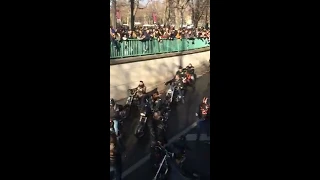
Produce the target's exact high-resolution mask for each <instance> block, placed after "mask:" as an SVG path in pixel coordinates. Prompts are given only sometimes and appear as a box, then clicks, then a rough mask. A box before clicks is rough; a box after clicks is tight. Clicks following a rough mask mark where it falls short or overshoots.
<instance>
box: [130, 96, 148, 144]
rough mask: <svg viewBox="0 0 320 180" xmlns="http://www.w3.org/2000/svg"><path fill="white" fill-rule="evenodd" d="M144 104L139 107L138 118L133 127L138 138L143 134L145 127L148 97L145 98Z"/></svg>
mask: <svg viewBox="0 0 320 180" xmlns="http://www.w3.org/2000/svg"><path fill="white" fill-rule="evenodd" d="M145 101H146V103H145V105H144V106H142V107H140V109H139V110H140V119H139V122H138V125H137V127H136V129H135V132H134V135H135V136H136V137H137V138H138V139H139V138H141V137H143V136H144V134H145V128H146V124H147V120H148V114H149V112H148V99H147V98H146V100H145Z"/></svg>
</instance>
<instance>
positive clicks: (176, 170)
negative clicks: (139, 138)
mask: <svg viewBox="0 0 320 180" xmlns="http://www.w3.org/2000/svg"><path fill="white" fill-rule="evenodd" d="M186 149H187V147H181V146H180V147H175V148H173V150H172V151H174V152H170V151H169V150H168V149H166V148H165V147H163V146H162V145H161V144H160V143H158V145H156V146H155V147H154V154H153V155H152V158H155V161H154V162H156V164H155V165H154V166H155V167H156V169H157V170H156V174H155V176H154V177H153V179H152V180H164V179H180V180H201V179H202V178H201V176H199V175H198V174H196V173H193V174H192V175H187V173H185V172H183V169H182V165H183V164H184V162H185V160H186V152H185V150H186Z"/></svg>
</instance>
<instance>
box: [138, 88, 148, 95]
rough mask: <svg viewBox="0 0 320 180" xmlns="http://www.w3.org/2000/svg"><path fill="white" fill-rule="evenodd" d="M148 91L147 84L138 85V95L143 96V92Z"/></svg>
mask: <svg viewBox="0 0 320 180" xmlns="http://www.w3.org/2000/svg"><path fill="white" fill-rule="evenodd" d="M146 92H147V87H146V86H143V87H140V86H138V87H137V95H138V96H139V97H141V96H142V95H143V94H145V93H146Z"/></svg>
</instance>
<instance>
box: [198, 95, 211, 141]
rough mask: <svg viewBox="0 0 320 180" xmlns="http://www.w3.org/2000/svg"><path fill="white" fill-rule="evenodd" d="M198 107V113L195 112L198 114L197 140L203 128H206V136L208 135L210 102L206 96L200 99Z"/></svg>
mask: <svg viewBox="0 0 320 180" xmlns="http://www.w3.org/2000/svg"><path fill="white" fill-rule="evenodd" d="M198 108H199V109H198V113H197V114H196V115H197V116H198V122H197V141H199V138H200V134H201V132H202V130H203V129H206V133H207V136H210V104H209V103H208V98H207V97H204V98H203V99H202V102H201V103H200V105H199V107H198ZM205 126H206V127H205Z"/></svg>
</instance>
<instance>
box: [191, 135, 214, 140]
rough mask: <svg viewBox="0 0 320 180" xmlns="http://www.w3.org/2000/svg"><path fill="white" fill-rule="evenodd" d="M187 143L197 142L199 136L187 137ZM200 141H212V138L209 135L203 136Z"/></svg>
mask: <svg viewBox="0 0 320 180" xmlns="http://www.w3.org/2000/svg"><path fill="white" fill-rule="evenodd" d="M186 140H187V141H195V140H197V134H188V135H186ZM199 141H210V137H209V136H207V134H201V135H200V138H199Z"/></svg>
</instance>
